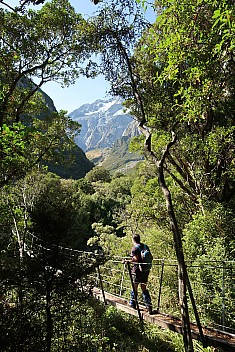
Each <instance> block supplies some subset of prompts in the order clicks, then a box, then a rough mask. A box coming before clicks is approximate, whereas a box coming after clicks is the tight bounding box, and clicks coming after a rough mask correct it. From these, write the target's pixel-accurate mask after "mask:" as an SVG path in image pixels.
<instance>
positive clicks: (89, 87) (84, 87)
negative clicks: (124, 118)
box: [0, 0, 153, 112]
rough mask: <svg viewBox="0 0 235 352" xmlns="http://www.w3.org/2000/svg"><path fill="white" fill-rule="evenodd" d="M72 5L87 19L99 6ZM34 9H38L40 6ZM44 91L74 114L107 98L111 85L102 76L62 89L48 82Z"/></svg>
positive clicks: (78, 0) (84, 0)
mask: <svg viewBox="0 0 235 352" xmlns="http://www.w3.org/2000/svg"><path fill="white" fill-rule="evenodd" d="M6 2H8V3H10V4H11V5H12V6H14V5H16V4H18V3H19V0H6ZM70 3H71V4H72V5H73V6H74V8H75V9H76V11H77V12H78V13H81V14H82V15H83V16H84V17H85V18H87V17H89V16H91V15H92V14H93V13H94V12H95V11H97V9H98V6H99V5H94V4H93V3H92V1H91V0H70ZM0 6H1V5H0ZM33 8H34V9H37V8H39V6H34V7H33ZM151 16H152V14H151ZM152 18H153V16H152ZM42 90H44V92H46V93H47V94H48V95H49V96H50V97H51V99H52V100H53V102H54V104H55V107H56V109H57V110H61V109H63V110H67V111H68V112H72V111H73V110H75V109H77V108H78V107H79V106H81V105H82V104H86V103H92V102H94V101H95V100H97V99H103V98H105V97H106V96H107V92H108V90H109V84H108V83H107V82H106V81H105V80H104V78H103V77H102V76H99V77H97V78H95V79H91V78H89V79H88V78H86V77H80V78H79V79H78V80H77V81H76V83H75V84H73V85H70V86H69V87H66V88H62V87H61V85H60V84H58V83H56V82H48V83H46V84H45V85H43V86H42Z"/></svg>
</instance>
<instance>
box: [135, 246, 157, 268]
mask: <svg viewBox="0 0 235 352" xmlns="http://www.w3.org/2000/svg"><path fill="white" fill-rule="evenodd" d="M136 247H137V248H138V249H139V250H140V255H141V260H142V263H140V264H139V268H140V271H142V272H143V271H149V270H150V269H151V268H152V263H153V256H152V253H151V252H150V249H149V247H148V246H147V245H146V244H144V245H143V247H142V246H141V245H139V244H138V245H136Z"/></svg>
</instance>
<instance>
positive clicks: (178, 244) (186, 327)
mask: <svg viewBox="0 0 235 352" xmlns="http://www.w3.org/2000/svg"><path fill="white" fill-rule="evenodd" d="M141 127H142V130H143V131H144V134H145V137H146V140H145V153H146V155H147V156H149V157H151V159H152V160H153V162H154V163H155V165H156V166H157V169H158V182H159V185H160V187H161V189H162V192H163V194H164V197H165V200H166V207H167V212H168V216H169V222H170V226H171V230H172V233H173V237H174V244H175V250H176V256H177V261H178V265H179V267H178V270H179V271H178V278H179V302H180V309H181V316H182V330H183V331H182V332H183V340H184V347H185V351H186V352H193V351H194V349H193V342H192V334H191V329H190V319H189V312H188V302H187V287H186V285H187V269H186V265H185V260H184V254H183V246H182V240H181V234H180V231H179V227H178V224H177V220H176V217H175V213H174V208H173V204H172V199H171V193H170V191H169V189H168V187H167V185H166V183H165V177H164V167H163V166H164V162H165V159H166V156H167V154H168V152H169V149H170V148H171V146H172V145H173V144H174V143H175V142H176V136H175V135H174V134H173V138H172V141H171V142H170V143H168V145H167V146H166V148H165V150H164V151H163V154H162V158H161V160H160V161H159V160H157V158H156V156H155V154H154V153H153V152H152V150H151V134H150V133H149V131H147V130H146V129H145V128H144V127H143V126H141Z"/></svg>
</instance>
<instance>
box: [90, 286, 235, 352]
mask: <svg viewBox="0 0 235 352" xmlns="http://www.w3.org/2000/svg"><path fill="white" fill-rule="evenodd" d="M104 294H105V301H106V302H105V303H106V304H110V305H112V306H114V307H116V308H117V309H120V310H122V311H123V312H125V313H127V314H131V315H134V316H136V317H137V318H138V312H137V310H136V309H133V308H131V307H130V306H129V305H128V301H127V300H126V299H124V298H121V297H118V296H115V295H113V294H110V293H108V292H104ZM93 295H94V297H96V298H97V299H99V300H101V301H103V295H102V291H101V290H100V289H98V288H96V287H95V288H94V289H93ZM139 307H140V311H141V314H142V318H143V320H145V321H147V322H150V323H152V324H156V325H158V326H160V327H162V328H163V329H169V330H171V331H174V332H176V333H178V334H182V323H181V319H179V318H176V317H173V316H170V315H167V314H164V313H160V312H158V313H155V312H153V314H152V315H150V314H149V313H148V312H147V311H146V309H145V307H144V306H142V305H139ZM191 332H192V338H193V339H195V340H200V334H199V331H198V327H197V325H196V324H193V323H191ZM203 334H204V337H205V342H206V343H207V345H208V346H213V347H216V348H221V349H222V350H223V351H226V352H232V351H235V335H234V334H229V333H226V332H223V331H218V330H213V329H211V328H207V327H204V328H203Z"/></svg>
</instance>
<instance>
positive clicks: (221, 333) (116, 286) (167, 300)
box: [93, 258, 235, 352]
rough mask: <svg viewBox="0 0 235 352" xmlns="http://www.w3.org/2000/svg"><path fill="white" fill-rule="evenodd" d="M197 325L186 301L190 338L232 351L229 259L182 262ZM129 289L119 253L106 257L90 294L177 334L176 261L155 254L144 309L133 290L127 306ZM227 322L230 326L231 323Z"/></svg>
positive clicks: (127, 273) (234, 315) (234, 339)
mask: <svg viewBox="0 0 235 352" xmlns="http://www.w3.org/2000/svg"><path fill="white" fill-rule="evenodd" d="M187 268H188V273H189V278H190V281H191V285H192V290H193V294H194V297H195V302H196V305H197V311H198V315H199V318H200V324H201V326H198V324H197V323H196V321H194V320H195V319H194V318H193V316H194V312H193V307H192V306H191V303H190V302H189V311H190V318H191V325H190V329H191V334H192V338H193V339H195V340H199V341H201V342H202V343H203V346H204V347H206V346H213V347H216V348H219V349H221V350H222V351H229V352H232V351H235V327H234V322H235V309H234V307H235V304H234V303H235V302H234V279H233V273H234V268H235V262H223V263H218V262H200V263H198V265H190V264H189V263H188V264H187ZM131 289H132V285H131V278H130V270H128V265H127V264H123V258H115V259H114V258H111V259H110V260H108V261H107V262H106V263H105V264H103V265H102V266H99V267H98V270H97V277H96V281H95V287H94V289H93V295H94V296H95V297H96V298H97V299H99V300H101V301H103V302H104V303H105V304H110V305H112V306H114V307H116V308H117V309H119V310H122V311H124V312H125V313H127V314H131V315H133V316H136V317H137V318H138V319H139V320H140V323H143V321H146V322H149V323H152V324H156V325H158V326H160V327H161V328H163V329H170V330H171V331H174V332H176V333H179V334H182V321H181V318H180V309H179V304H178V265H177V262H176V261H173V260H165V259H155V260H154V261H153V267H152V270H151V273H150V276H149V283H148V289H149V291H150V293H151V297H152V303H153V309H154V310H153V314H151V315H150V314H149V313H148V312H147V310H146V308H145V306H144V302H143V300H142V297H141V292H140V291H141V290H140V288H139V293H138V305H137V309H133V308H131V307H130V306H129V297H130V291H131ZM231 326H233V328H232V327H231Z"/></svg>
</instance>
